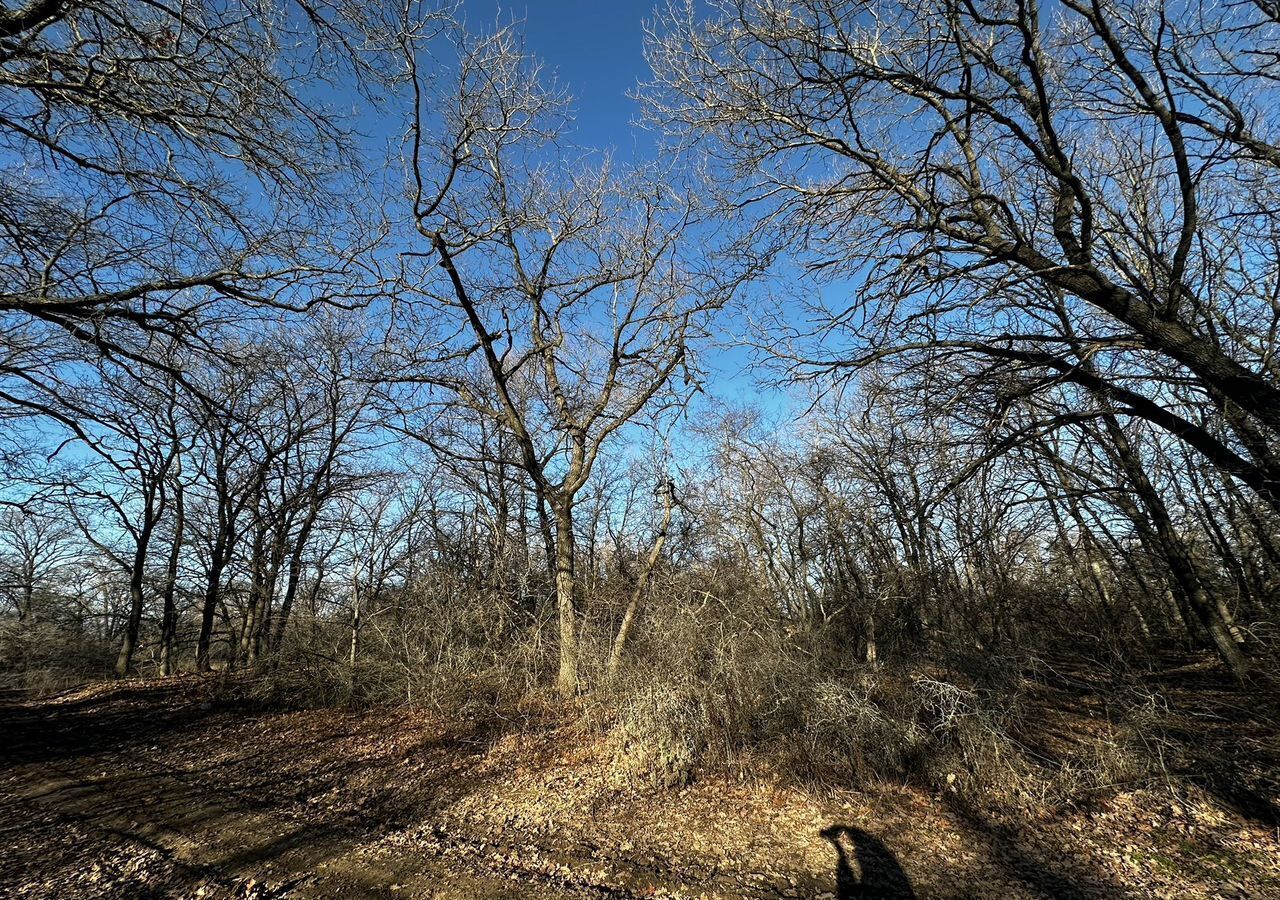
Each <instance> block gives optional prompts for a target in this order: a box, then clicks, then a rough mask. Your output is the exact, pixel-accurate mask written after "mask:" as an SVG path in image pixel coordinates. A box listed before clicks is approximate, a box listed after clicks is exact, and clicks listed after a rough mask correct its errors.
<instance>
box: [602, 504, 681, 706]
mask: <svg viewBox="0 0 1280 900" xmlns="http://www.w3.org/2000/svg"><path fill="white" fill-rule="evenodd" d="M675 502H676V486H675V485H674V484H673V483H671V482H670V481H668V482H666V483H665V484H664V485H663V487H662V523H661V524H660V525H659V526H658V534H657V535H656V536H655V537H654V539H653V546H652V547H650V548H649V555H648V556H647V557H646V558H645V561H644V566H643V567H642V568H641V569H640V572H639V574H638V575H637V576H636V583H635V586H634V587H632V589H631V598H630V599H629V600H628V602H627V610H626V612H624V613H623V614H622V624H621V625H619V626H618V633H617V635H616V636H615V637H614V639H613V647H612V648H611V649H610V650H609V665H608V669H607V674H608V678H609V680H610V681H613V680H614V678H616V677H617V675H618V667H619V666H620V665H621V664H622V654H623V651H625V650H626V646H627V641H628V640H629V639H630V637H631V629H632V628H633V627H634V626H635V618H636V610H637V609H639V607H640V598H641V597H643V596H644V590H645V588H646V587H648V586H649V577H650V576H651V575H652V574H653V568H654V566H656V565H657V563H658V558H659V557H660V556H661V555H662V547H663V545H664V544H666V542H667V532H668V530H669V529H670V528H671V513H672V510H673V509H674V508H675Z"/></svg>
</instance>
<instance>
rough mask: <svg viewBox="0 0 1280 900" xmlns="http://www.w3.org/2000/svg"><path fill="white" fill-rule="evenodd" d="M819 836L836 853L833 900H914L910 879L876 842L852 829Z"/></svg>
mask: <svg viewBox="0 0 1280 900" xmlns="http://www.w3.org/2000/svg"><path fill="white" fill-rule="evenodd" d="M819 834H820V835H821V836H822V837H824V838H826V840H827V841H829V842H830V843H831V846H832V847H834V848H835V851H836V897H837V900H880V898H883V900H916V892H915V890H914V889H913V888H912V887H911V879H909V878H908V877H907V873H906V872H904V871H903V869H902V866H901V865H899V863H898V859H897V857H895V856H894V855H893V853H892V851H890V850H889V848H888V847H886V846H885V845H884V842H883V841H881V840H880V839H879V838H876V837H874V836H872V835H870V834H868V833H867V832H865V831H863V830H862V829H861V828H856V827H854V826H852V825H832V826H831V827H829V828H824V829H823V830H822V831H820V832H819Z"/></svg>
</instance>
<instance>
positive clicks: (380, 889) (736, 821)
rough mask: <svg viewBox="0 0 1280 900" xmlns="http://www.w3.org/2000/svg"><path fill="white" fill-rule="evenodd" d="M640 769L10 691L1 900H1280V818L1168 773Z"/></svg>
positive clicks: (465, 737)
mask: <svg viewBox="0 0 1280 900" xmlns="http://www.w3.org/2000/svg"><path fill="white" fill-rule="evenodd" d="M763 772H764V767H760V768H759V769H756V768H755V767H753V766H750V765H744V766H743V767H742V771H738V772H726V773H723V774H721V775H717V776H714V777H713V776H703V777H701V778H699V779H697V780H696V781H695V782H694V783H692V784H690V785H688V786H685V787H683V788H676V789H667V788H659V787H654V786H652V785H650V784H647V783H644V782H642V781H635V780H632V779H627V778H620V777H619V775H618V773H617V766H616V764H614V762H613V760H612V758H611V756H610V752H609V750H608V748H607V747H606V746H605V743H604V741H603V740H602V739H601V738H600V737H599V736H598V735H596V734H594V733H592V732H590V731H588V730H586V729H584V728H583V727H582V726H581V725H580V724H578V721H577V720H576V719H575V718H573V717H570V716H557V715H555V714H553V713H548V714H545V715H541V716H531V715H525V716H522V717H519V718H513V719H511V720H509V721H502V720H497V721H489V722H487V723H486V724H485V725H484V726H483V727H482V726H480V725H476V724H468V723H462V722H457V721H446V720H444V719H442V718H441V717H439V716H437V715H434V714H430V713H427V712H422V711H410V710H376V711H371V712H359V713H357V712H345V711H337V710H303V711H281V710H279V709H273V708H270V707H268V706H265V705H263V704H261V703H254V702H251V701H250V700H248V699H246V696H245V695H244V692H243V691H238V690H233V689H229V688H228V685H227V683H226V681H225V680H220V679H218V678H214V677H209V678H199V677H195V676H188V677H183V678H177V679H167V680H163V681H159V682H120V683H116V684H111V685H99V686H96V687H90V688H84V689H80V690H76V691H70V692H67V693H64V694H62V695H58V696H55V697H52V698H47V699H43V700H24V699H9V700H6V701H4V702H3V703H0V847H3V848H4V852H3V853H2V854H0V897H24V898H90V897H103V898H106V897H139V898H143V897H157V898H160V897H166V898H167V897H204V898H231V897H237V898H267V897H291V898H293V897H297V898H303V897H353V898H354V897H381V896H386V897H423V898H427V897H433V898H495V897H527V898H535V900H540V898H548V900H550V898H582V897H596V898H611V897H616V898H627V897H668V898H674V897H686V898H694V897H708V898H730V897H747V898H780V897H785V898H798V897H821V898H825V900H835V898H841V900H843V898H854V897H861V898H869V897H886V898H894V897H898V898H909V897H913V896H914V897H918V898H960V897H998V898H1029V897H1065V898H1120V897H1223V898H1244V897H1249V898H1255V897H1268V896H1270V897H1280V833H1278V831H1277V829H1276V828H1275V825H1274V822H1270V823H1269V822H1266V821H1264V820H1263V818H1262V817H1261V816H1259V815H1255V814H1251V812H1250V810H1249V809H1248V808H1243V809H1233V808H1231V806H1230V804H1223V803H1221V802H1218V801H1217V800H1216V799H1215V797H1214V795H1213V794H1212V793H1210V792H1208V791H1206V792H1204V794H1203V796H1202V797H1201V799H1199V800H1197V799H1196V795H1194V794H1193V795H1191V796H1190V797H1188V795H1186V794H1179V793H1174V792H1169V791H1161V790H1158V789H1153V788H1151V787H1150V786H1147V787H1144V788H1142V789H1140V790H1133V791H1126V790H1116V791H1113V792H1111V793H1109V794H1108V795H1107V796H1106V797H1105V798H1102V799H1099V800H1097V801H1096V802H1093V803H1089V804H1083V805H1082V804H1073V805H1072V806H1070V807H1069V808H1063V809H1045V810H1044V812H1043V813H1042V814H1041V815H1039V816H1038V817H1036V818H1035V819H1034V820H1029V819H1028V818H1027V817H1026V814H1025V812H1023V813H1019V814H1018V815H1013V814H1012V813H1010V814H1009V815H1003V814H1002V813H1001V812H1000V810H999V809H998V808H996V809H994V811H993V810H992V809H990V808H988V809H986V810H985V811H978V807H976V806H974V805H973V804H972V803H962V802H959V800H958V798H956V797H952V796H948V794H947V792H946V791H943V792H941V793H938V792H931V791H927V790H921V789H918V788H913V787H911V786H901V785H881V786H876V787H871V788H865V787H864V789H863V790H859V791H855V790H849V789H836V788H831V787H826V788H817V787H814V786H812V785H810V786H805V785H801V784H796V783H794V781H788V780H786V779H783V778H779V777H770V776H767V775H765V774H763Z"/></svg>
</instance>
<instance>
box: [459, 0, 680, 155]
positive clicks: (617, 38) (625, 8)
mask: <svg viewBox="0 0 1280 900" xmlns="http://www.w3.org/2000/svg"><path fill="white" fill-rule="evenodd" d="M657 2H658V0H515V2H512V3H501V2H498V0H465V2H464V3H463V13H464V15H465V18H466V22H467V24H468V25H469V26H471V27H472V28H477V29H481V30H483V29H485V28H488V27H492V26H493V25H494V24H495V23H500V22H501V23H506V22H510V21H511V20H512V19H513V18H514V19H515V20H516V21H517V22H518V23H522V25H521V31H522V32H523V33H524V36H525V46H526V49H527V50H528V52H529V53H531V54H532V55H533V56H534V57H536V58H538V59H539V60H541V61H542V63H543V65H544V66H545V67H546V70H547V71H548V72H552V73H554V74H555V75H556V76H557V80H558V82H559V83H560V84H562V85H564V86H565V87H566V88H567V89H568V91H569V93H570V94H571V95H572V96H573V98H574V102H573V108H574V110H575V120H576V128H575V132H574V134H573V136H572V140H573V142H574V143H575V144H579V145H581V146H584V147H592V148H598V149H613V150H614V151H615V155H616V157H617V159H618V160H619V161H627V160H631V159H633V158H634V157H636V156H644V155H645V154H646V153H648V152H649V151H650V150H651V149H652V146H653V139H652V136H650V135H646V134H644V133H640V132H639V130H638V129H633V128H632V124H631V123H632V122H633V121H635V120H637V119H638V118H639V107H638V106H637V104H636V103H635V101H633V100H631V99H630V98H629V97H628V96H627V93H628V92H629V91H631V90H632V89H634V88H635V86H636V84H637V83H638V82H639V81H641V80H644V79H645V78H646V77H647V76H648V73H649V67H648V65H647V64H646V63H645V61H644V30H643V27H642V22H644V21H646V20H649V19H652V18H653V10H654V8H655V6H656V5H657Z"/></svg>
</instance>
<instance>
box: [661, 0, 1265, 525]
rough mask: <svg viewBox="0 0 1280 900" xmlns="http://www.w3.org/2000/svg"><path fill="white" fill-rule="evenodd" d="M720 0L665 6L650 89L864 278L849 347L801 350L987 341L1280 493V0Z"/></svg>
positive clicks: (826, 258)
mask: <svg viewBox="0 0 1280 900" xmlns="http://www.w3.org/2000/svg"><path fill="white" fill-rule="evenodd" d="M709 6H710V10H711V11H710V14H709V15H707V16H703V15H701V14H700V11H701V10H700V7H697V6H695V4H692V3H689V4H683V5H675V6H673V7H671V8H670V9H669V10H668V12H667V13H666V14H665V15H664V16H663V17H662V18H661V20H660V23H659V27H658V29H657V30H656V32H655V34H654V35H653V39H652V41H651V43H650V56H651V60H652V62H653V65H654V68H655V72H656V82H655V84H654V85H653V88H652V90H651V92H650V98H651V111H652V113H653V115H654V116H655V117H656V118H657V119H658V120H659V121H661V122H662V123H663V124H665V125H666V126H668V127H669V128H671V129H672V130H673V132H674V133H677V134H679V135H681V136H686V137H688V138H689V139H690V140H694V141H700V142H702V144H703V146H704V147H705V148H707V150H708V153H709V157H710V159H711V160H712V161H713V163H714V164H716V171H717V172H718V173H719V175H720V177H721V178H722V180H724V181H726V182H729V183H731V184H733V185H735V186H736V187H737V188H738V190H737V191H736V193H735V194H734V196H733V199H734V201H735V203H737V204H738V205H740V206H742V207H746V208H751V209H754V210H756V212H757V213H758V214H759V216H760V219H761V221H762V222H763V223H764V224H765V225H766V226H768V227H769V228H770V229H775V230H776V229H782V230H785V232H786V233H788V234H790V235H794V236H795V242H794V243H795V245H796V246H797V247H799V248H800V249H802V251H803V252H804V253H806V254H807V255H808V259H809V260H810V264H811V267H812V270H813V271H814V272H815V273H819V274H822V275H826V276H831V277H847V278H849V279H851V280H852V283H851V285H850V291H851V292H852V293H853V295H854V298H853V299H852V300H851V301H850V302H849V303H848V304H838V305H836V306H834V307H832V308H827V309H826V311H825V312H826V318H827V323H828V325H827V327H826V328H824V329H822V330H823V332H824V333H825V334H826V335H827V336H828V338H829V337H830V336H831V335H832V334H833V333H837V332H838V333H844V334H846V335H847V336H848V337H850V338H851V339H852V340H853V342H854V343H853V346H852V347H849V346H847V345H846V346H841V345H838V344H837V345H834V346H833V345H832V344H831V343H830V341H828V342H827V343H825V344H824V345H823V346H822V348H820V349H818V350H812V349H805V348H804V347H797V348H795V349H794V350H792V351H791V352H792V355H793V358H794V359H797V360H798V361H800V362H801V363H802V364H806V363H807V364H812V366H814V367H817V368H820V369H822V368H826V369H831V368H835V369H843V368H847V367H849V366H856V365H859V364H865V363H868V362H871V361H874V360H876V359H880V358H882V357H883V356H884V355H885V354H889V353H893V354H898V353H908V352H909V353H914V354H915V355H916V356H917V358H918V357H919V356H921V355H923V356H924V357H927V358H936V357H938V356H944V355H954V354H977V355H979V356H980V357H981V358H983V359H984V360H985V361H986V366H987V371H988V372H989V373H993V370H994V369H996V368H999V369H1002V370H1003V371H1005V372H1006V373H1014V374H1017V375H1019V376H1021V377H1025V378H1026V379H1027V380H1028V382H1033V383H1036V384H1039V385H1040V386H1044V387H1048V386H1052V385H1055V384H1061V383H1072V384H1074V385H1077V386H1079V387H1081V388H1083V389H1085V390H1086V391H1088V392H1090V393H1091V394H1093V395H1094V396H1096V397H1097V398H1098V399H1099V400H1100V401H1101V402H1103V403H1105V404H1106V405H1107V406H1109V407H1111V408H1113V409H1114V410H1115V411H1116V412H1117V413H1118V414H1119V415H1121V416H1124V417H1132V418H1143V419H1147V420H1149V421H1150V422H1152V423H1153V424H1155V425H1156V426H1158V427H1160V428H1162V429H1165V430H1167V431H1169V432H1170V433H1172V434H1174V435H1176V436H1177V437H1179V438H1180V439H1181V440H1183V441H1185V442H1187V443H1188V444H1189V445H1190V446H1192V447H1194V448H1195V449H1196V450H1197V451H1198V452H1199V453H1201V454H1203V455H1204V456H1205V458H1207V459H1208V460H1209V461H1211V462H1212V463H1213V465H1215V466H1216V467H1217V468H1219V469H1220V470H1222V471H1224V472H1227V473H1229V474H1230V475H1231V476H1233V477H1235V478H1238V479H1239V480H1240V481H1241V482H1243V483H1244V484H1247V485H1248V486H1249V487H1250V488H1251V489H1252V490H1254V491H1255V492H1257V494H1258V495H1259V496H1261V497H1263V498H1264V499H1266V501H1267V502H1268V503H1270V504H1271V505H1272V506H1273V508H1274V507H1280V493H1278V492H1277V490H1278V489H1277V484H1280V480H1278V476H1280V468H1278V467H1277V461H1278V460H1277V456H1276V442H1277V439H1278V438H1280V383H1278V381H1277V379H1278V377H1280V371H1278V370H1277V368H1276V362H1275V350H1276V347H1275V333H1276V329H1275V327H1274V325H1275V322H1276V321H1277V312H1276V303H1275V297H1276V296H1277V289H1278V288H1277V285H1280V267H1278V266H1277V263H1276V259H1277V254H1276V240H1277V237H1276V236H1277V233H1278V232H1277V229H1276V217H1275V209H1276V203H1275V191H1276V181H1275V177H1274V175H1275V165H1276V160H1277V154H1276V146H1277V144H1276V138H1275V135H1276V134H1277V133H1280V132H1278V130H1277V128H1278V122H1277V119H1276V110H1277V109H1280V102H1277V98H1278V96H1280V95H1278V94H1277V90H1276V87H1277V83H1276V80H1275V78H1274V74H1273V73H1272V72H1271V71H1269V70H1268V65H1269V64H1270V63H1269V62H1268V60H1269V58H1270V57H1269V56H1268V54H1269V53H1270V52H1271V51H1269V50H1268V49H1267V48H1268V47H1270V46H1272V45H1273V42H1274V28H1275V20H1274V16H1273V15H1272V14H1271V13H1270V12H1269V7H1267V6H1265V5H1263V4H1252V3H1242V4H1237V5H1233V6H1232V7H1230V8H1229V9H1224V8H1222V7H1219V6H1216V5H1211V4H1208V3H1200V2H1193V3H1190V4H1184V5H1181V6H1178V7H1176V8H1173V7H1168V6H1162V5H1160V4H1156V5H1150V4H1142V3H1137V2H1130V0H1105V2H1099V3H1093V4H1082V3H1076V2H1073V0H1063V2H1054V3H1051V4H1039V3H1036V2H1026V0H993V2H990V3H986V4H974V3H967V2H962V0H930V2H926V3H915V4H904V3H886V4H878V5H874V6H870V7H869V6H866V5H864V4H861V3H852V2H847V0H803V2H799V3H792V4H775V3H770V2H763V0H759V2H757V0H748V2H728V0H725V2H718V3H712V4H709ZM1059 310H1061V311H1062V312H1063V313H1064V314H1065V315H1064V316H1062V317H1060V315H1059ZM793 330H794V321H793ZM1081 353H1082V354H1084V356H1085V357H1087V358H1088V359H1089V360H1090V363H1091V365H1090V366H1088V367H1085V366H1082V365H1081V364H1080V361H1079V355H1080V354H1081Z"/></svg>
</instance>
